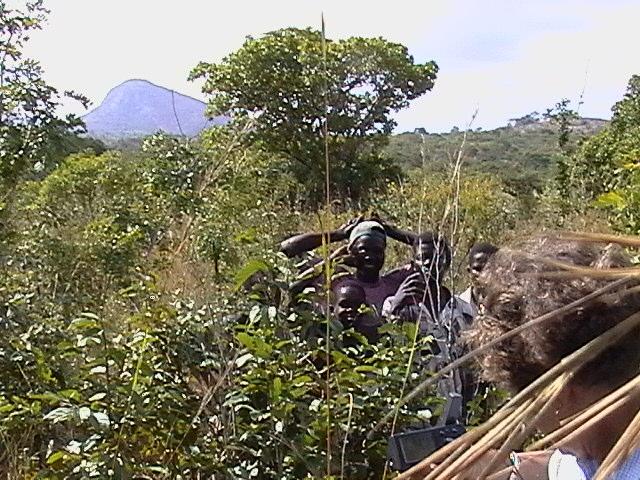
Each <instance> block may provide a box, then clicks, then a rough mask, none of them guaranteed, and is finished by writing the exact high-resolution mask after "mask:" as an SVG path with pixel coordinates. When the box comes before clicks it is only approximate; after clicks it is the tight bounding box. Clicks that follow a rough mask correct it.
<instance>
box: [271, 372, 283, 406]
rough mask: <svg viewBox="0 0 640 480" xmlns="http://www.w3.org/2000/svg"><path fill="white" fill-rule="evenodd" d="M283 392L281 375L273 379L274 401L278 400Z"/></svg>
mask: <svg viewBox="0 0 640 480" xmlns="http://www.w3.org/2000/svg"><path fill="white" fill-rule="evenodd" d="M281 394H282V380H281V379H280V377H276V378H274V379H273V395H272V398H273V400H274V401H277V400H278V399H279V398H280V395H281Z"/></svg>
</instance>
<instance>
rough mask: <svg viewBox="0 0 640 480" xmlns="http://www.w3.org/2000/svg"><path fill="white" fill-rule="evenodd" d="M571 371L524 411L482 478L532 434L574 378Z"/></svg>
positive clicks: (557, 380) (485, 469)
mask: <svg viewBox="0 0 640 480" xmlns="http://www.w3.org/2000/svg"><path fill="white" fill-rule="evenodd" d="M572 376H573V375H572V374H571V373H567V374H564V375H561V376H559V377H558V378H557V379H556V380H555V381H554V382H553V383H552V384H551V385H549V387H547V388H546V389H545V390H544V391H543V392H542V393H541V394H540V396H539V397H538V398H537V399H536V400H535V401H534V402H532V403H531V406H530V407H529V408H527V409H526V410H525V411H523V412H522V419H521V421H520V424H519V425H518V428H515V429H514V430H513V432H511V434H510V435H509V436H508V437H507V439H506V440H505V442H504V443H503V444H502V446H501V447H500V449H499V450H498V451H497V452H496V454H495V455H494V457H493V459H492V460H491V461H490V462H489V464H488V465H487V466H486V467H485V468H484V469H483V470H482V472H481V473H480V478H485V477H486V476H487V475H489V474H490V473H492V470H493V469H494V467H495V466H496V465H497V464H498V463H499V462H500V461H503V462H504V461H507V460H508V458H509V453H510V452H512V451H513V450H514V449H516V448H518V447H519V446H520V445H522V444H523V443H524V442H525V440H526V439H527V437H529V435H531V433H532V432H533V430H534V429H535V428H536V425H538V423H539V421H540V419H541V418H543V417H544V416H545V415H546V414H547V413H548V411H549V409H550V408H552V407H553V406H554V402H555V400H556V399H557V398H558V395H559V394H560V393H561V391H562V389H563V388H565V387H566V385H567V383H568V382H569V381H570V380H571V378H572Z"/></svg>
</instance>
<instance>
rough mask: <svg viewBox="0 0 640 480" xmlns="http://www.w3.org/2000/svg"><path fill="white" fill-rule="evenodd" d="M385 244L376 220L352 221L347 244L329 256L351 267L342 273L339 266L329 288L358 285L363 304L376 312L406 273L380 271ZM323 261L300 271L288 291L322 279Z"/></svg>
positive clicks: (385, 239) (333, 289)
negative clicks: (304, 270) (362, 292)
mask: <svg viewBox="0 0 640 480" xmlns="http://www.w3.org/2000/svg"><path fill="white" fill-rule="evenodd" d="M311 243H312V242H309V243H308V245H310V244H311ZM386 247H387V235H386V232H385V229H384V227H383V226H382V225H381V224H380V223H378V222H375V221H371V220H369V221H360V222H358V223H356V224H355V225H353V226H352V227H351V228H350V233H349V242H348V244H347V245H346V246H344V247H342V248H340V249H338V250H336V251H335V252H334V253H333V254H332V256H331V258H330V259H331V260H333V261H336V262H341V263H342V265H344V266H348V267H352V268H353V269H354V270H355V271H354V272H353V273H346V272H345V270H344V268H341V269H340V273H341V274H343V275H342V276H341V277H340V278H336V279H332V282H331V290H332V291H334V292H335V291H336V289H337V288H339V287H340V286H341V285H342V284H343V283H345V282H350V283H355V284H357V285H359V286H360V287H361V288H362V289H363V290H364V292H365V295H366V300H367V304H368V305H369V306H371V307H372V308H374V309H375V311H376V313H377V314H378V315H379V314H380V312H381V311H382V305H383V303H384V300H385V299H386V298H387V297H389V296H390V295H393V294H394V293H395V292H396V290H397V289H398V287H399V286H400V284H401V283H402V281H403V280H404V279H405V278H406V276H407V274H408V272H405V271H401V270H397V271H393V272H390V273H388V274H381V270H382V267H383V266H384V261H385V251H386ZM296 251H297V249H296ZM323 264H324V262H320V263H319V264H317V265H315V266H314V267H313V268H311V269H309V270H307V271H306V272H304V274H303V279H302V280H300V281H298V282H296V283H294V285H292V291H293V292H294V293H295V292H297V291H301V290H302V289H304V288H305V287H308V286H318V285H319V284H320V283H321V279H322V273H323V271H322V268H321V267H322V266H323Z"/></svg>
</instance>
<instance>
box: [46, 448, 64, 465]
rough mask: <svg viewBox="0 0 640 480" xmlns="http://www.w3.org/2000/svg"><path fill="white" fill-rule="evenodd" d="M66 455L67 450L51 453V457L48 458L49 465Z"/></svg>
mask: <svg viewBox="0 0 640 480" xmlns="http://www.w3.org/2000/svg"><path fill="white" fill-rule="evenodd" d="M65 455H66V452H64V451H62V450H58V451H57V452H53V453H52V454H51V455H49V458H47V465H52V464H54V463H56V462H57V461H58V460H62V459H63V458H64V457H65Z"/></svg>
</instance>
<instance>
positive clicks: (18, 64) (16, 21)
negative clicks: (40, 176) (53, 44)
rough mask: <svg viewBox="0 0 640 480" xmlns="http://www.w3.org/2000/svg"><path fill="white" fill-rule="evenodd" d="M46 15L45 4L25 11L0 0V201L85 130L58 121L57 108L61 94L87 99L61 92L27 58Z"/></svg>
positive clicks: (72, 118) (44, 167)
mask: <svg viewBox="0 0 640 480" xmlns="http://www.w3.org/2000/svg"><path fill="white" fill-rule="evenodd" d="M47 14H48V11H47V10H46V9H45V7H44V6H43V1H42V0H36V1H30V2H26V4H25V6H24V7H23V8H21V9H14V8H9V6H8V5H7V2H5V1H3V0H0V192H1V193H2V197H0V200H3V199H6V196H7V194H8V192H10V191H11V189H12V187H13V186H14V185H15V183H16V182H17V181H18V180H20V179H21V178H24V176H25V175H28V174H31V173H32V172H34V170H35V171H43V170H47V169H50V168H51V167H52V166H53V165H52V163H54V160H59V159H60V156H61V155H60V151H59V150H60V148H61V145H62V144H64V143H65V142H66V141H67V140H68V138H69V135H68V134H69V132H73V131H77V130H80V129H81V128H82V122H81V121H80V120H79V119H78V118H76V117H75V116H73V115H69V116H67V117H66V118H60V117H59V116H58V115H57V111H56V110H57V108H58V107H59V105H60V103H61V99H62V97H63V96H69V97H73V98H75V99H77V100H79V101H81V102H83V103H84V102H86V101H87V100H86V98H84V97H82V96H80V95H77V94H75V93H73V92H64V93H63V94H62V93H60V92H58V90H57V89H56V88H54V87H52V86H51V85H49V84H47V83H46V82H45V80H44V79H43V71H42V67H41V66H40V64H39V63H38V62H37V61H35V60H32V59H29V58H25V56H24V51H23V50H24V46H25V44H26V42H28V40H29V36H30V34H31V33H32V32H33V31H35V30H39V29H41V28H42V25H43V22H44V21H45V20H46V17H47ZM62 150H64V148H62ZM63 153H64V152H63Z"/></svg>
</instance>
